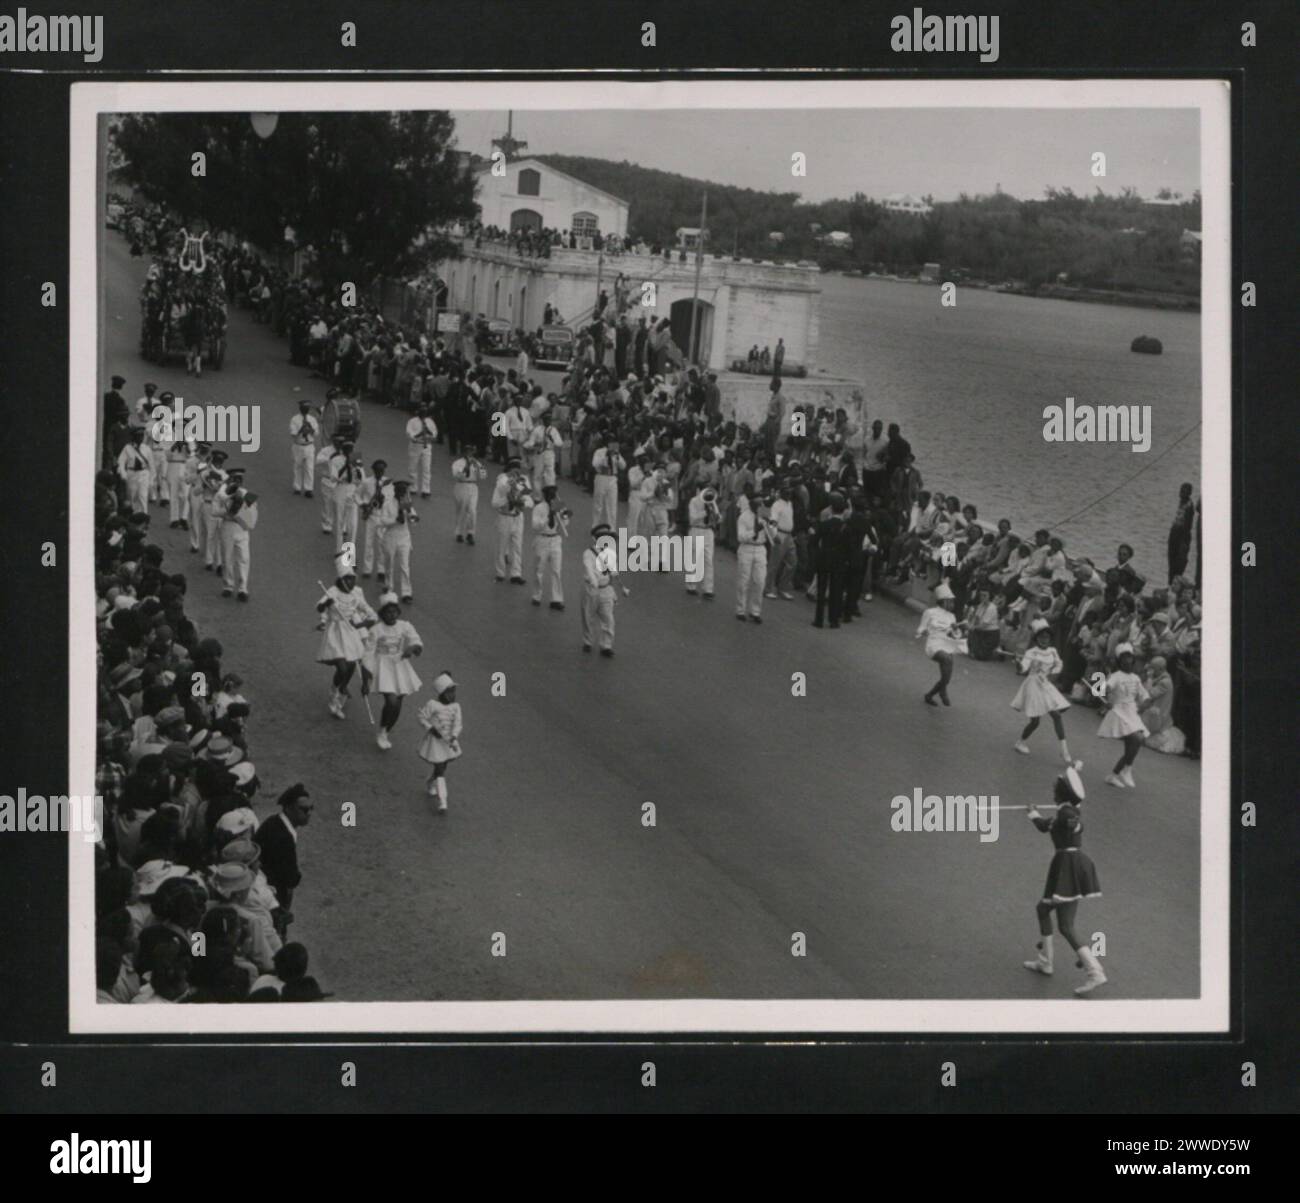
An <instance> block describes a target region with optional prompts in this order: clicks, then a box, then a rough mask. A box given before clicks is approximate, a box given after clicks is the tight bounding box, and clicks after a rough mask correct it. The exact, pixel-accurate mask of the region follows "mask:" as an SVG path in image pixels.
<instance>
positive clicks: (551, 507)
mask: <svg viewBox="0 0 1300 1203" xmlns="http://www.w3.org/2000/svg"><path fill="white" fill-rule="evenodd" d="M538 429H539V430H540V429H541V427H538ZM555 493H556V489H555V486H554V485H547V486H546V487H545V488H544V489H542V500H541V501H539V502H538V503H537V504H536V505H535V506H533V517H532V526H533V560H534V562H535V563H536V574H537V583H536V586H535V588H534V590H533V605H535V606H540V605H541V604H542V593H543V592H544V590H545V585H546V581H547V579H548V578H549V580H550V584H551V609H552V610H563V609H564V585H563V583H562V582H561V580H560V565H561V563H562V560H563V556H564V536H565V535H567V534H568V533H569V527H568V520H569V518H570V516H571V515H572V511H571V510H566V509H565V508H564V507H563V506H561V505H560V504H559V503H558V502H557V501H556V500H555Z"/></svg>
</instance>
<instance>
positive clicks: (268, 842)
mask: <svg viewBox="0 0 1300 1203" xmlns="http://www.w3.org/2000/svg"><path fill="white" fill-rule="evenodd" d="M312 805H313V804H312V802H311V800H310V796H309V795H308V793H307V787H306V786H305V785H303V784H302V783H301V782H299V783H298V784H297V785H291V786H290V787H289V788H288V789H287V790H285V791H284V793H282V794H281V795H280V813H279V814H276V815H272V816H271V817H270V818H269V819H267V820H266V822H265V823H263V824H262V825H261V826H260V827H259V828H258V829H257V832H256V833H255V834H254V836H253V839H254V840H256V841H257V845H258V847H259V848H261V850H262V872H263V873H264V874H265V876H266V881H267V884H268V885H269V886H270V887H271V889H273V890H274V891H275V897H276V900H277V901H278V902H279V904H280V906H279V909H278V910H277V911H276V912H275V913H274V914H273V915H272V918H273V919H274V920H275V926H276V930H277V931H279V933H280V937H281V938H282V939H283V938H284V934H285V932H286V931H287V930H288V927H289V924H290V923H292V922H293V912H292V911H291V910H290V907H291V906H292V905H293V892H294V890H295V889H297V887H298V883H299V882H300V881H302V873H301V872H300V871H299V869H298V828H300V827H306V826H307V824H308V823H310V822H311V812H312Z"/></svg>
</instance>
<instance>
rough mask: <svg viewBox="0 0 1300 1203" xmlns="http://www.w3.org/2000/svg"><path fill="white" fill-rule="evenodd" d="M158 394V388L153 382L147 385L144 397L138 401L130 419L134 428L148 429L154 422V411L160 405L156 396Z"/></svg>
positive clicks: (148, 382)
mask: <svg viewBox="0 0 1300 1203" xmlns="http://www.w3.org/2000/svg"><path fill="white" fill-rule="evenodd" d="M157 392H158V386H157V385H156V384H154V382H153V381H152V380H150V381H147V382H146V383H145V386H144V396H142V397H140V398H138V399H137V401H136V403H135V410H134V411H133V412H132V413H131V415H130V417H129V418H128V421H129V422H130V424H131V425H132V426H140V427H147V426H148V425H149V423H150V422H152V421H153V420H154V417H153V411H154V410H155V409H157V408H158V405H159V401H158V398H157V396H156V395H155V394H156V393H157Z"/></svg>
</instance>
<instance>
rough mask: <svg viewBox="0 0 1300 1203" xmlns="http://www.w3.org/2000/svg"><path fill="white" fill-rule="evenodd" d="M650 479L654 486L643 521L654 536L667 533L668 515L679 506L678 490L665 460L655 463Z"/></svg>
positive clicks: (647, 501) (646, 504) (646, 503)
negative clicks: (674, 486)
mask: <svg viewBox="0 0 1300 1203" xmlns="http://www.w3.org/2000/svg"><path fill="white" fill-rule="evenodd" d="M650 480H651V482H652V487H651V488H650V490H649V493H650V496H649V497H648V498H647V499H646V502H645V518H644V519H643V520H642V521H644V522H646V523H647V524H648V526H649V528H650V533H651V535H652V536H653V535H667V534H668V524H669V519H668V515H669V514H671V513H672V512H673V510H675V509H676V508H677V490H676V489H674V488H673V482H672V480H671V479H670V477H669V475H668V468H667V466H666V465H665V464H664V462H663V460H660V461H659V462H658V463H657V464H655V470H654V472H653V473H652V474H651V476H650ZM617 496H618V494H617V493H615V497H617ZM615 521H617V518H616V519H615Z"/></svg>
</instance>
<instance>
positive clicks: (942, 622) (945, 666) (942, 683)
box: [916, 581, 966, 706]
mask: <svg viewBox="0 0 1300 1203" xmlns="http://www.w3.org/2000/svg"><path fill="white" fill-rule="evenodd" d="M934 600H935V602H936V603H937V604H936V605H933V606H931V607H930V608H929V609H928V610H926V612H925V613H924V614H922V615H921V625H920V626H919V627H917V628H916V637H917V638H918V639H920V638H921V636H922V635H924V636H925V654H926V655H927V656H929V657H930V659H931V660H933V661H934V662H935V663H936V664H938V666H939V679H938V681H936V682H935V683H934V685H933V687H931V688H930V689H929V690H927V691H926V695H925V704H926V705H927V706H933V705H935V701H934V699H935V697H936V696H937V697H938V698H939V701H941V702H942V703H943V704H944V705H945V706H951V705H952V702H950V701H949V700H948V682H949V681H951V680H952V658H953V656H954V655H955V654H956V653H957V652H964V651H965V650H966V640H965V639H964V638H963V630H964V627H965V624H964V623H960V622H958V621H957V615H956V614H954V613H953V607H954V606H955V605H956V602H955V600H954V598H953V592H952V590H951V589H950V588H949V587H948V583H947V582H946V581H940V582H939V584H938V585H937V586H935V590H934Z"/></svg>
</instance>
